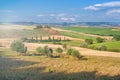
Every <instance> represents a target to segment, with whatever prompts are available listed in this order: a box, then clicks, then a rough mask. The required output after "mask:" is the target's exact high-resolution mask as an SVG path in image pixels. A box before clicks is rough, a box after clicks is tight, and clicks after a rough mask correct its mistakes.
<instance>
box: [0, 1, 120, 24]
mask: <svg viewBox="0 0 120 80" xmlns="http://www.w3.org/2000/svg"><path fill="white" fill-rule="evenodd" d="M21 21H22V22H39V23H58V22H120V0H0V22H21Z"/></svg>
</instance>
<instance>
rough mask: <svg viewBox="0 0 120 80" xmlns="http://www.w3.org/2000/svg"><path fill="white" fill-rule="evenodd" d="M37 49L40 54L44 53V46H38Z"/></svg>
mask: <svg viewBox="0 0 120 80" xmlns="http://www.w3.org/2000/svg"><path fill="white" fill-rule="evenodd" d="M36 51H37V52H38V53H40V54H43V53H44V51H43V48H42V47H37V48H36Z"/></svg>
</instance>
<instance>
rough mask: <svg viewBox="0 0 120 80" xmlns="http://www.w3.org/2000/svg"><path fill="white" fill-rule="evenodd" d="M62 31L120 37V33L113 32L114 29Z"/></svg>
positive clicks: (82, 28) (73, 29)
mask: <svg viewBox="0 0 120 80" xmlns="http://www.w3.org/2000/svg"><path fill="white" fill-rule="evenodd" d="M62 29H65V30H72V31H77V32H83V33H87V34H96V35H104V36H111V35H116V34H117V35H120V32H119V31H113V30H112V28H104V27H103V28H102V27H101V28H100V27H64V28H62Z"/></svg>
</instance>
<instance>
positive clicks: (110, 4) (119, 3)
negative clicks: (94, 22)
mask: <svg viewBox="0 0 120 80" xmlns="http://www.w3.org/2000/svg"><path fill="white" fill-rule="evenodd" d="M109 7H120V1H112V2H106V3H101V4H94V5H90V6H87V7H85V8H84V9H85V10H100V9H102V8H109Z"/></svg>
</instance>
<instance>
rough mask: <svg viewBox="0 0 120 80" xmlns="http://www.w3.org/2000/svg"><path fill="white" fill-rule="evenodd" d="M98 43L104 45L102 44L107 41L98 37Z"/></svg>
mask: <svg viewBox="0 0 120 80" xmlns="http://www.w3.org/2000/svg"><path fill="white" fill-rule="evenodd" d="M96 41H97V43H102V42H104V41H105V39H103V38H100V37H97V38H96Z"/></svg>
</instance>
